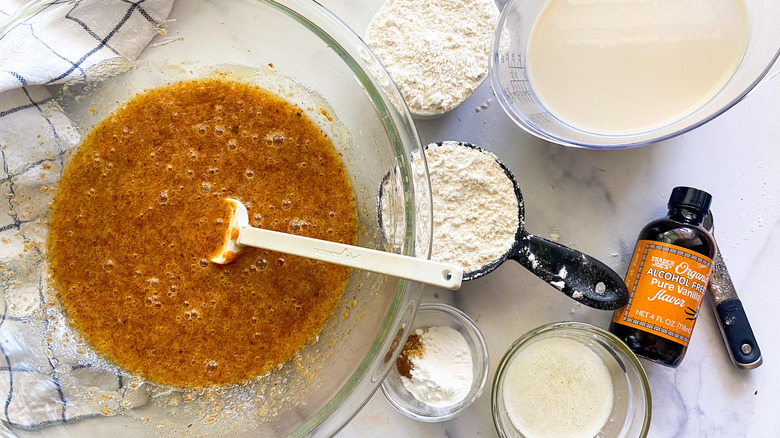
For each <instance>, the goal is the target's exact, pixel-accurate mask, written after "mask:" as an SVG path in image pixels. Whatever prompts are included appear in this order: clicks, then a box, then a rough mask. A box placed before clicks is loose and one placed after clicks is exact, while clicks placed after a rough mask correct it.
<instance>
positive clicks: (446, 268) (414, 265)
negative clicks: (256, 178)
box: [211, 198, 463, 290]
mask: <svg viewBox="0 0 780 438" xmlns="http://www.w3.org/2000/svg"><path fill="white" fill-rule="evenodd" d="M225 201H226V202H227V203H228V204H230V206H231V215H230V222H229V225H228V229H227V233H226V236H225V243H224V245H223V246H222V248H221V249H220V251H219V253H218V254H217V255H215V256H214V257H212V258H211V261H212V262H214V263H219V264H226V263H230V262H231V261H233V260H234V259H235V258H236V256H238V253H239V252H241V247H243V246H254V247H256V248H262V249H268V250H271V251H278V252H283V253H286V254H292V255H296V256H301V257H308V258H312V259H315V260H321V261H323V262H329V263H334V264H337V265H342V266H349V267H351V268H357V269H364V270H366V271H371V272H377V273H380V274H387V275H391V276H393V277H399V278H404V279H407V280H413V281H418V282H420V283H425V284H431V285H434V286H439V287H443V288H446V289H451V290H455V289H459V288H460V284H461V281H462V280H463V268H462V267H460V266H457V265H453V264H451V263H441V262H436V261H433V260H425V259H420V258H416V257H409V256H404V255H400V254H394V253H390V252H384V251H377V250H375V249H368V248H363V247H360V246H352V245H345V244H343V243H336V242H329V241H327V240H319V239H312V238H310V237H304V236H298V235H295V234H287V233H280V232H277V231H271V230H264V229H261V228H254V227H252V226H250V225H249V215H248V214H247V211H246V207H245V206H244V204H242V203H241V201H238V200H236V199H232V198H226V199H225Z"/></svg>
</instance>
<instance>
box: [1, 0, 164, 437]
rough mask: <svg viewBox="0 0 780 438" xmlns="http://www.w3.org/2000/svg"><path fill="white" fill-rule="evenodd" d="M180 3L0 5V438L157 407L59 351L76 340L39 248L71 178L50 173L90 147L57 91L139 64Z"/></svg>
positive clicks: (91, 0) (82, 0)
mask: <svg viewBox="0 0 780 438" xmlns="http://www.w3.org/2000/svg"><path fill="white" fill-rule="evenodd" d="M172 4H173V0H135V1H131V0H60V1H56V0H50V1H32V2H29V3H28V2H26V1H24V0H0V159H1V160H2V162H1V163H0V164H1V167H0V292H2V303H0V306H1V307H0V435H5V434H8V433H9V429H8V428H21V429H36V428H41V427H45V426H49V425H52V424H58V423H63V422H69V421H75V420H78V419H81V418H87V417H94V416H100V415H107V414H108V415H110V414H111V413H113V412H116V411H117V410H118V409H119V408H120V407H128V406H130V407H132V406H140V405H142V404H144V403H146V401H145V398H144V394H143V392H142V391H141V390H140V389H136V388H133V387H132V386H131V385H128V382H126V381H124V380H123V378H122V376H121V375H119V374H118V373H116V372H111V371H107V369H108V368H106V367H93V366H91V365H90V364H84V363H78V361H77V360H75V359H72V358H68V357H64V355H62V354H59V353H58V347H57V342H58V341H61V340H62V336H67V334H65V335H63V333H62V330H59V329H58V327H59V328H60V329H61V328H62V327H63V324H62V322H61V315H59V313H58V312H57V311H56V309H53V308H51V307H50V306H47V305H46V303H45V302H44V293H43V285H44V284H45V279H44V278H43V274H42V273H43V271H44V269H43V256H42V253H41V250H40V249H39V248H40V246H38V245H41V244H42V242H44V241H45V237H44V236H45V230H43V225H41V224H42V222H41V220H42V219H43V218H44V217H45V215H46V204H47V201H48V200H49V199H50V196H51V193H50V192H47V191H46V190H45V189H46V188H47V187H48V186H53V185H56V180H53V181H50V180H48V179H49V178H58V176H59V174H58V173H57V172H49V173H48V174H44V173H43V172H42V171H41V170H42V169H52V167H53V168H54V169H55V170H57V169H61V165H62V154H63V153H64V152H65V151H67V150H68V149H70V148H72V147H74V146H76V145H77V144H78V143H79V141H80V138H79V135H78V133H77V132H76V130H75V129H73V127H72V126H71V123H70V121H69V120H68V119H67V117H65V115H64V114H63V113H62V112H60V111H58V110H57V107H56V105H54V106H52V105H47V103H49V102H50V101H51V99H52V98H51V94H50V93H49V91H48V90H47V86H50V85H53V84H58V83H62V82H65V81H68V80H70V79H81V80H89V77H88V75H89V70H88V69H89V67H91V66H93V65H95V64H97V63H99V62H101V61H105V60H109V59H112V58H123V59H126V60H133V59H135V58H136V57H137V56H138V55H139V54H140V53H141V51H142V50H143V49H144V47H145V46H146V45H147V44H148V43H149V41H150V40H151V39H152V38H153V37H154V35H156V34H157V32H158V31H159V29H160V27H161V23H162V21H163V20H164V19H165V18H166V17H167V16H168V14H169V12H170V10H171V7H172ZM45 175H49V176H45ZM52 175H55V176H52ZM58 324H59V325H58ZM58 330H59V331H58ZM77 388H78V391H79V393H78V394H75V393H74V391H75V390H76V389H77ZM85 388H86V389H85Z"/></svg>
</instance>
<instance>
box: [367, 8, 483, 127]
mask: <svg viewBox="0 0 780 438" xmlns="http://www.w3.org/2000/svg"><path fill="white" fill-rule="evenodd" d="M497 21H498V9H497V8H496V5H495V3H494V2H493V0H426V1H419V0H388V1H387V2H386V3H385V4H384V5H383V6H382V8H381V9H380V10H379V12H377V14H376V15H375V16H374V18H373V19H372V20H371V24H370V25H369V27H368V31H367V32H366V42H367V43H368V45H369V47H371V50H372V51H373V52H374V53H375V54H376V56H377V57H378V58H379V60H380V61H382V64H383V65H384V66H385V68H386V69H387V71H388V72H389V73H390V76H391V77H392V78H393V80H394V81H395V83H396V85H398V88H399V89H400V90H401V94H402V95H403V97H404V100H406V104H407V105H408V106H409V109H410V110H411V111H412V112H413V113H416V114H431V115H432V114H441V113H444V112H446V111H449V110H451V109H452V108H455V107H456V106H458V105H459V104H460V103H462V102H463V101H464V100H466V99H467V98H468V97H469V96H471V94H472V93H474V90H476V89H477V87H478V86H479V84H480V83H481V82H482V80H483V79H484V78H485V76H486V75H487V70H488V56H489V53H490V42H491V39H492V37H493V32H494V30H495V27H496V22H497Z"/></svg>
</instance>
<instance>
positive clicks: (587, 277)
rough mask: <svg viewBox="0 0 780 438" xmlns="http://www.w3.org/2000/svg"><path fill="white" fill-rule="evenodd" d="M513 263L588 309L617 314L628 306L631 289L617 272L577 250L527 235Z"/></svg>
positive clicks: (519, 246) (512, 257)
mask: <svg viewBox="0 0 780 438" xmlns="http://www.w3.org/2000/svg"><path fill="white" fill-rule="evenodd" d="M520 243H521V244H520V245H518V247H517V250H516V251H514V253H513V254H512V255H511V256H510V258H511V259H513V260H515V261H516V262H518V263H520V264H521V265H523V266H524V267H525V268H526V269H528V270H529V271H531V272H532V273H533V274H534V275H536V276H537V277H539V278H541V279H542V280H544V281H545V282H547V283H549V284H551V285H552V286H554V287H555V288H557V289H558V290H560V291H561V292H563V293H564V294H565V295H567V296H569V297H571V298H572V299H574V300H577V301H579V302H580V303H582V304H585V305H586V306H589V307H593V308H596V309H601V310H615V309H619V308H621V307H623V306H624V305H625V304H626V303H627V302H628V289H627V288H626V285H625V283H624V282H623V279H622V278H621V277H620V275H618V274H617V273H616V272H615V271H613V270H612V269H611V268H610V267H609V266H607V265H605V264H604V263H602V262H600V261H598V260H596V259H594V258H593V257H591V256H589V255H587V254H583V253H581V252H579V251H577V250H574V249H571V248H569V247H566V246H563V245H561V244H559V243H555V242H551V241H549V240H546V239H543V238H541V237H537V236H534V235H533V234H529V233H525V234H524V236H523V237H522V239H521V240H520Z"/></svg>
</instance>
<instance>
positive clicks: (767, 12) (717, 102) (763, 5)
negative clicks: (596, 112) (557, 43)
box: [489, 0, 780, 149]
mask: <svg viewBox="0 0 780 438" xmlns="http://www.w3.org/2000/svg"><path fill="white" fill-rule="evenodd" d="M547 1H548V0H510V1H509V2H508V3H507V5H506V6H505V7H504V9H503V11H502V12H501V16H500V18H499V21H498V26H497V28H496V33H495V36H494V38H493V48H492V52H491V57H490V63H489V70H490V82H491V84H492V86H493V90H494V92H495V94H496V96H497V98H498V102H499V103H500V105H501V107H502V108H503V109H504V111H506V113H507V114H508V115H509V117H510V118H511V119H512V120H513V121H514V122H515V123H517V124H518V125H519V126H520V127H521V128H523V129H525V130H526V131H528V132H529V133H531V134H533V135H535V136H537V137H539V138H541V139H544V140H548V141H551V142H554V143H558V144H561V145H564V146H572V147H581V148H589V149H621V148H630V147H637V146H644V145H647V144H650V143H655V142H658V141H662V140H666V139H669V138H671V137H675V136H677V135H680V134H684V133H686V132H688V131H690V130H692V129H694V128H697V127H699V126H701V125H703V124H705V123H707V122H709V121H710V120H712V119H714V118H715V117H717V116H719V115H721V114H723V113H724V112H725V111H726V110H728V109H729V108H731V107H732V106H734V105H736V104H737V103H738V102H739V101H740V100H742V99H743V98H744V97H745V96H747V94H748V93H749V92H750V91H751V90H753V89H754V88H755V87H756V86H757V85H758V84H760V83H761V82H762V80H768V79H769V78H771V77H772V76H773V75H775V74H777V73H778V72H780V62H777V59H778V56H780V8H778V7H777V3H776V2H774V1H773V0H747V1H746V3H747V7H748V19H749V39H748V44H747V48H746V49H745V54H744V55H743V57H742V60H741V62H740V63H739V65H738V66H737V69H736V70H735V72H734V74H733V75H732V76H731V78H730V79H729V80H728V81H727V82H726V84H725V85H724V86H723V87H722V88H721V89H720V90H719V91H718V92H717V93H716V94H715V95H714V96H713V97H711V98H710V99H709V100H708V101H707V102H706V103H704V104H703V105H702V106H701V107H699V108H698V109H696V110H695V111H693V112H691V113H689V114H687V115H685V116H684V117H682V118H680V119H678V120H675V121H674V122H672V123H669V124H667V125H666V126H662V127H659V128H656V129H652V130H649V131H644V132H638V133H632V134H625V135H623V134H621V135H608V134H598V133H592V132H587V131H584V130H581V129H578V128H575V127H573V126H570V125H568V124H566V123H565V122H563V121H561V120H559V119H557V118H555V116H554V115H552V114H550V112H548V111H547V109H545V107H544V106H543V105H542V104H541V103H540V100H539V98H538V97H537V96H536V94H535V91H534V89H533V88H532V87H531V83H530V81H529V80H528V72H527V70H526V60H525V56H526V49H527V46H528V38H529V37H530V34H531V29H532V27H533V24H534V22H535V21H536V17H537V16H538V15H539V13H540V12H541V10H542V8H544V5H545V4H547ZM596 104H597V103H594V105H596Z"/></svg>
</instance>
